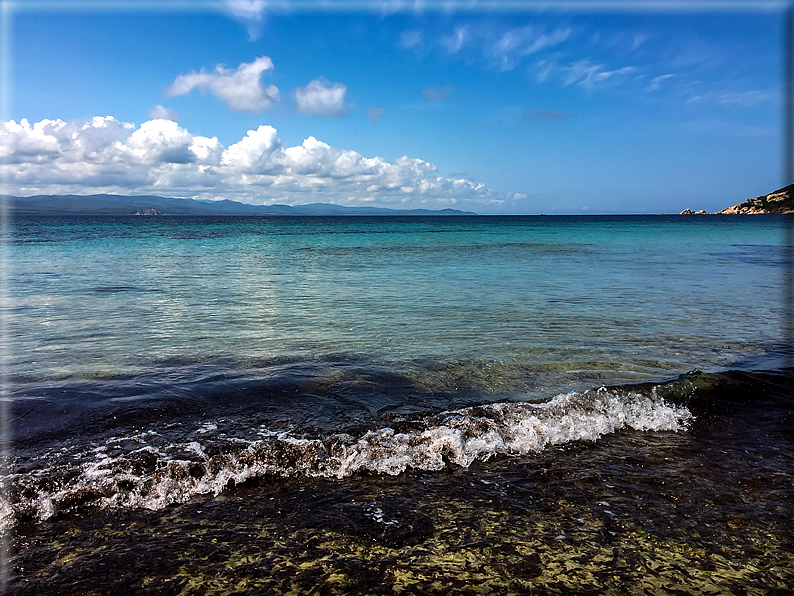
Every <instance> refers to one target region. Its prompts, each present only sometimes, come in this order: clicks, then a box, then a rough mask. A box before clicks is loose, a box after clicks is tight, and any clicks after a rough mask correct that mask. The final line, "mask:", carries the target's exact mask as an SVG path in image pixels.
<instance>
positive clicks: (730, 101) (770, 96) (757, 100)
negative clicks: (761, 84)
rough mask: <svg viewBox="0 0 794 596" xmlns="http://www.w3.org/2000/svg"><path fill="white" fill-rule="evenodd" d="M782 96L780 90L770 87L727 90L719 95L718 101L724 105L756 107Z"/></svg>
mask: <svg viewBox="0 0 794 596" xmlns="http://www.w3.org/2000/svg"><path fill="white" fill-rule="evenodd" d="M779 98H780V93H779V92H778V91H773V90H769V89H751V90H749V91H725V92H722V93H720V94H718V95H717V102H718V103H720V104H722V105H734V106H741V107H745V108H751V107H755V106H757V105H760V104H762V103H765V102H767V101H775V100H778V99H779Z"/></svg>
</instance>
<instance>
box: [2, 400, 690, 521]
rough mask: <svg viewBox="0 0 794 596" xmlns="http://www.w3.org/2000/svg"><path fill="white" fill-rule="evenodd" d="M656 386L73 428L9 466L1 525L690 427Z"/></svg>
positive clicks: (465, 462) (684, 412)
mask: <svg viewBox="0 0 794 596" xmlns="http://www.w3.org/2000/svg"><path fill="white" fill-rule="evenodd" d="M657 387H659V386H651V387H639V388H637V389H636V390H632V389H628V390H627V389H625V388H623V389H621V388H606V387H601V388H600V389H597V390H589V391H584V392H573V393H568V394H565V395H559V396H557V397H555V398H554V399H552V400H551V401H549V402H546V403H542V404H529V403H494V404H487V405H481V406H474V407H468V408H464V409H458V410H454V411H448V412H443V413H441V414H436V415H432V416H425V417H421V418H419V419H417V420H410V421H402V422H398V423H395V424H393V425H392V426H384V427H382V428H377V429H370V430H367V431H366V432H364V431H362V432H361V433H359V434H358V435H354V434H348V433H327V434H325V435H322V434H321V435H320V436H314V437H313V436H308V437H307V436H304V435H301V434H299V433H297V432H296V431H294V430H292V431H290V430H287V431H283V430H282V431H275V430H272V429H269V428H267V427H266V426H260V427H259V428H257V429H250V428H246V431H248V432H245V433H243V432H238V431H240V430H241V429H242V428H243V426H244V425H245V421H244V420H239V419H233V418H217V419H214V420H211V421H205V422H203V423H200V424H199V423H196V424H195V425H194V426H193V427H192V428H183V429H182V430H181V431H180V432H181V434H180V435H179V436H180V437H181V438H180V439H179V440H174V435H173V433H166V432H164V427H158V426H156V425H154V426H151V427H149V428H148V429H145V430H138V431H136V432H130V433H129V434H125V433H121V434H119V435H117V436H112V437H107V438H105V439H103V440H102V441H101V442H100V441H98V440H96V439H95V440H93V441H91V442H88V443H85V442H84V443H83V444H82V445H81V444H80V443H79V439H66V440H62V441H60V442H58V448H57V449H52V450H50V451H48V452H46V453H39V454H38V455H37V456H35V457H30V458H28V461H26V462H17V463H16V466H15V469H14V472H13V473H12V474H9V475H8V476H6V478H5V488H6V491H5V493H6V494H5V495H4V497H3V499H2V502H0V528H9V527H13V526H14V525H15V524H16V523H18V522H20V521H24V520H46V519H48V518H50V517H52V516H54V515H56V514H62V513H70V512H74V511H76V510H79V509H82V508H86V507H99V508H108V509H112V508H143V509H148V510H158V509H162V508H164V507H167V506H169V505H171V504H174V503H182V502H185V501H187V500H189V499H191V498H192V497H194V496H197V495H218V494H220V493H221V492H223V491H224V490H227V489H230V488H233V487H234V486H235V485H236V484H239V483H243V482H246V481H247V480H250V479H254V478H263V477H268V476H270V477H284V478H286V477H330V478H344V477H346V476H350V475H353V474H357V473H375V474H392V475H397V474H400V473H402V472H404V471H406V470H409V469H414V470H426V471H437V470H443V469H445V468H447V467H449V466H462V467H468V466H469V465H471V464H472V463H473V462H475V461H485V460H488V459H490V458H492V457H494V456H521V455H526V454H530V453H533V452H538V451H541V450H543V449H544V448H546V447H548V446H550V445H561V444H564V443H569V442H572V441H595V440H597V439H598V438H599V437H602V436H603V435H606V434H609V433H613V432H615V431H619V430H621V429H634V430H638V431H681V430H685V429H686V428H687V426H688V424H689V423H690V421H691V420H692V419H693V416H692V414H691V413H690V411H689V409H688V408H687V407H686V406H685V405H675V404H673V403H670V402H669V401H667V400H666V399H664V398H663V397H661V396H660V395H659V394H658V393H657ZM180 425H182V424H181V423H180ZM182 426H183V425H182ZM252 430H253V431H254V432H253V433H251V431H252ZM83 440H84V441H85V439H83Z"/></svg>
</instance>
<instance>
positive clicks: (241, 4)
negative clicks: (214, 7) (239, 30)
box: [224, 0, 267, 41]
mask: <svg viewBox="0 0 794 596" xmlns="http://www.w3.org/2000/svg"><path fill="white" fill-rule="evenodd" d="M224 8H225V10H226V12H227V13H228V14H229V15H231V16H232V17H233V18H234V19H236V20H238V21H240V22H241V23H242V24H243V25H245V28H246V31H248V37H249V39H250V40H251V41H255V40H257V39H259V36H260V35H261V34H262V26H263V25H264V23H265V11H266V9H267V2H266V0H226V1H225V2H224Z"/></svg>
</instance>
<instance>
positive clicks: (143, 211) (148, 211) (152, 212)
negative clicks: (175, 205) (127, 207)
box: [133, 208, 166, 215]
mask: <svg viewBox="0 0 794 596" xmlns="http://www.w3.org/2000/svg"><path fill="white" fill-rule="evenodd" d="M133 215H166V213H163V212H162V211H159V210H157V209H149V208H147V209H137V210H135V211H134V212H133Z"/></svg>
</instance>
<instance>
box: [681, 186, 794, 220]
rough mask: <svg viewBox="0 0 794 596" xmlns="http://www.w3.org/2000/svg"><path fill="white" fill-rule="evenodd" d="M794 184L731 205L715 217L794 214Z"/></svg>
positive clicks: (694, 212) (698, 213) (701, 210)
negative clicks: (793, 196)
mask: <svg viewBox="0 0 794 596" xmlns="http://www.w3.org/2000/svg"><path fill="white" fill-rule="evenodd" d="M792 194H794V184H789V185H788V186H786V187H785V188H780V189H778V190H776V191H774V192H771V193H769V194H768V195H762V196H760V197H755V198H754V199H747V200H746V201H745V202H744V203H737V204H736V205H731V206H730V207H728V208H727V209H723V210H722V211H717V212H715V213H714V215H766V214H778V215H781V214H786V213H794V199H793V198H792ZM706 214H707V213H706V211H704V210H703V209H700V210H699V211H692V210H691V209H684V210H683V211H682V212H681V215H706Z"/></svg>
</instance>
